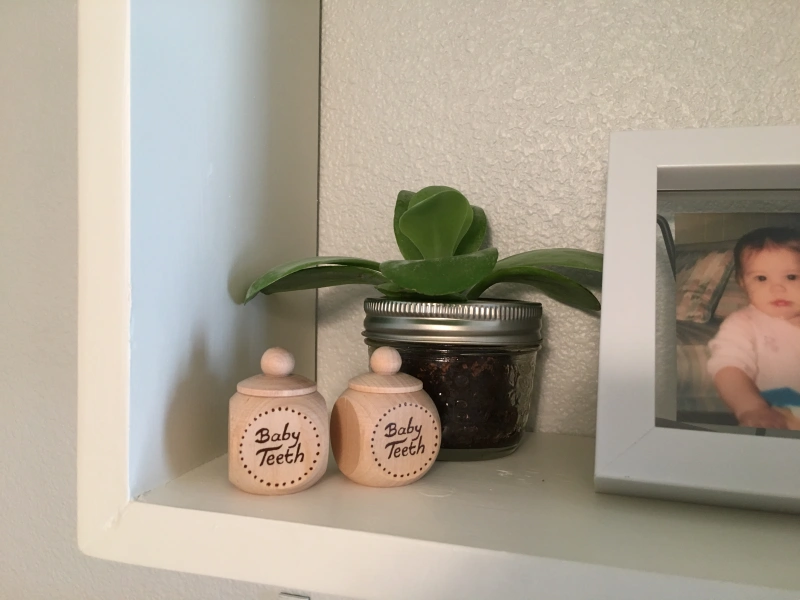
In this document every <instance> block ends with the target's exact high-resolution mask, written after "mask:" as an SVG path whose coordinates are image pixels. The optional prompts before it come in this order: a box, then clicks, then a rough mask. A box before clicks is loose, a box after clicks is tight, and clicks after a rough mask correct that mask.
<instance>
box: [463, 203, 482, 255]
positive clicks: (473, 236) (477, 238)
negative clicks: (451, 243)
mask: <svg viewBox="0 0 800 600" xmlns="http://www.w3.org/2000/svg"><path fill="white" fill-rule="evenodd" d="M486 228H487V221H486V213H485V212H483V209H482V208H480V207H479V206H475V205H474V204H473V205H472V224H471V225H470V227H469V230H468V231H467V233H466V235H464V237H463V238H462V239H461V241H460V242H459V244H458V247H457V248H456V251H455V254H456V255H459V254H471V253H472V252H475V251H477V250H479V249H480V247H481V244H483V238H484V237H486Z"/></svg>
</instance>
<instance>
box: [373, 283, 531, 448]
mask: <svg viewBox="0 0 800 600" xmlns="http://www.w3.org/2000/svg"><path fill="white" fill-rule="evenodd" d="M364 311H365V313H366V317H365V319H364V331H363V332H362V335H363V336H364V337H365V342H366V343H367V345H368V347H369V353H370V354H372V351H374V350H375V349H376V348H378V347H380V346H391V347H392V348H395V349H397V351H398V352H399V353H400V356H401V358H402V359H403V366H402V368H401V370H402V371H403V372H404V373H408V374H409V375H413V376H414V377H416V378H418V379H420V380H421V381H422V385H423V389H424V390H425V391H426V392H427V393H428V394H429V395H430V397H431V398H432V399H433V402H434V404H436V408H437V409H438V411H439V417H440V419H441V424H442V446H441V451H440V452H439V457H438V460H483V459H487V458H497V457H500V456H505V455H507V454H511V453H512V452H514V450H516V449H517V447H518V446H519V444H520V441H521V440H522V434H523V431H524V430H525V425H526V424H527V423H528V420H529V419H535V416H536V406H535V405H534V404H533V401H532V400H533V377H534V370H535V366H536V353H537V351H538V350H539V348H540V347H541V342H542V334H541V329H542V305H541V304H539V303H538V302H519V301H512V300H495V299H492V300H472V301H469V302H424V301H408V300H393V299H390V298H367V299H366V300H365V301H364Z"/></svg>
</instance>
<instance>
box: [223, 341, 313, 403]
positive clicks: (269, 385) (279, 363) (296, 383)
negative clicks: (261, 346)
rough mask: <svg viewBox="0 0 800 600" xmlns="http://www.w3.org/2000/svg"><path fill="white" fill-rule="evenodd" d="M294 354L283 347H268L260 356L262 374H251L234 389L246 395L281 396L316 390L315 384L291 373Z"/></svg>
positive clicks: (302, 393) (303, 393) (309, 392)
mask: <svg viewBox="0 0 800 600" xmlns="http://www.w3.org/2000/svg"><path fill="white" fill-rule="evenodd" d="M293 369H294V356H292V353H291V352H289V351H288V350H284V349H283V348H270V349H269V350H267V351H266V352H264V354H263V356H262V357H261V370H262V371H263V372H264V374H263V375H253V376H252V377H248V378H247V379H245V380H244V381H240V382H239V383H238V385H237V386H236V391H237V392H239V393H240V394H246V395H248V396H267V397H273V398H281V397H287V396H305V395H306V394H311V393H313V392H316V391H317V384H316V383H314V382H313V381H311V380H310V379H307V378H305V377H303V376H302V375H292V374H291V372H292V370H293Z"/></svg>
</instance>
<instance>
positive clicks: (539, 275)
mask: <svg viewBox="0 0 800 600" xmlns="http://www.w3.org/2000/svg"><path fill="white" fill-rule="evenodd" d="M501 262H502V261H501ZM496 283H524V284H527V285H530V286H533V287H535V288H538V289H539V290H541V291H542V292H543V293H544V294H545V295H547V296H549V297H550V298H552V299H553V300H557V301H558V302H561V303H563V304H566V305H567V306H573V307H575V308H580V309H581V310H593V311H595V310H600V302H599V301H598V300H597V298H596V297H595V296H594V294H592V292H590V291H589V290H588V289H587V288H585V287H584V286H582V285H581V284H580V283H578V282H577V281H575V280H574V279H571V278H570V277H567V276H566V275H562V274H561V273H556V272H555V271H550V270H549V269H542V268H540V267H531V266H520V267H506V268H500V263H499V262H498V263H497V266H496V267H495V270H494V271H492V273H491V274H490V275H489V276H488V277H486V278H485V279H483V280H482V281H480V282H479V283H478V284H476V285H475V287H473V288H472V289H471V290H469V292H467V298H469V299H470V300H474V299H476V298H479V297H480V295H481V294H482V293H483V292H484V291H486V290H487V289H488V288H490V287H491V286H493V285H494V284H496Z"/></svg>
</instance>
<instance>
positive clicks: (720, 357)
mask: <svg viewBox="0 0 800 600" xmlns="http://www.w3.org/2000/svg"><path fill="white" fill-rule="evenodd" d="M708 347H709V349H710V350H711V358H710V359H709V361H708V372H709V374H710V375H711V377H712V378H713V377H714V376H715V375H716V374H717V372H718V371H719V370H720V369H722V368H724V367H738V368H740V369H741V370H742V371H744V372H745V373H746V374H747V375H748V376H749V377H750V378H751V379H752V380H753V381H754V382H755V384H756V387H758V389H759V390H761V391H766V390H773V389H777V388H784V387H788V388H792V389H793V390H795V391H797V392H800V327H797V326H796V325H792V324H791V323H789V321H786V320H784V319H778V318H776V317H770V316H769V315H767V314H764V313H763V312H761V311H760V310H758V309H757V308H755V307H754V306H752V305H750V306H748V307H747V308H743V309H741V310H737V311H736V312H734V313H732V314H730V315H729V316H728V317H727V318H726V319H725V320H724V321H723V322H722V325H720V328H719V331H718V332H717V335H715V336H714V338H713V339H712V340H711V341H710V342H709V343H708Z"/></svg>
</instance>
